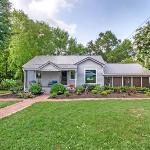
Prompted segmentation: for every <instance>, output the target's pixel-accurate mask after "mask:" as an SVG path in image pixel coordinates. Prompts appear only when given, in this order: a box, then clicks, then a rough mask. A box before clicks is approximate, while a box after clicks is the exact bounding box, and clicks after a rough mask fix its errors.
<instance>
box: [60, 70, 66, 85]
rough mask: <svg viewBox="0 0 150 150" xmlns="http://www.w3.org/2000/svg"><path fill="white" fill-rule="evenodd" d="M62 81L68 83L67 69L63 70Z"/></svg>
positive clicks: (64, 83)
mask: <svg viewBox="0 0 150 150" xmlns="http://www.w3.org/2000/svg"><path fill="white" fill-rule="evenodd" d="M61 83H62V84H63V85H67V71H62V72H61Z"/></svg>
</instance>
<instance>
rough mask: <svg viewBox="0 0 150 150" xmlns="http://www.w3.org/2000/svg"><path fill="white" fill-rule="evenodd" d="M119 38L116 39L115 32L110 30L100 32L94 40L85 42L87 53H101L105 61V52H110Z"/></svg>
mask: <svg viewBox="0 0 150 150" xmlns="http://www.w3.org/2000/svg"><path fill="white" fill-rule="evenodd" d="M119 43H120V40H118V39H117V37H116V36H115V34H113V33H112V32H111V31H106V32H105V33H102V32H101V33H100V34H99V37H98V38H97V39H96V41H94V42H93V41H90V42H89V43H88V44H87V48H88V51H87V53H88V54H90V55H92V54H94V55H101V56H102V57H103V59H104V60H105V61H107V60H108V58H107V54H108V53H109V52H111V51H112V50H113V49H114V48H115V47H116V46H117V45H118V44H119Z"/></svg>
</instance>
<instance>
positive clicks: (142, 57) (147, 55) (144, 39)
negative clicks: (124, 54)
mask: <svg viewBox="0 0 150 150" xmlns="http://www.w3.org/2000/svg"><path fill="white" fill-rule="evenodd" d="M134 50H135V52H136V58H137V60H138V61H140V62H141V63H142V64H143V65H144V66H145V67H148V68H150V22H148V23H146V24H145V25H144V26H143V27H141V28H139V29H137V30H136V34H135V36H134Z"/></svg>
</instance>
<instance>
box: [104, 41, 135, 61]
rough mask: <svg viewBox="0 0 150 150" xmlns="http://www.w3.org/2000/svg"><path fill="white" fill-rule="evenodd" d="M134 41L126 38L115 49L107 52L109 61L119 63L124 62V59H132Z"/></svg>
mask: <svg viewBox="0 0 150 150" xmlns="http://www.w3.org/2000/svg"><path fill="white" fill-rule="evenodd" d="M132 49H133V48H132V43H131V41H130V40H127V39H126V40H124V41H123V42H122V43H120V44H119V45H118V46H117V47H116V48H115V49H114V50H111V51H110V52H109V53H108V54H107V62H113V63H118V62H122V61H123V60H124V59H126V60H127V59H130V60H132V58H131V54H132ZM132 62H133V61H132Z"/></svg>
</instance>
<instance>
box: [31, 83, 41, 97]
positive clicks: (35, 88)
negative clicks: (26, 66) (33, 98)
mask: <svg viewBox="0 0 150 150" xmlns="http://www.w3.org/2000/svg"><path fill="white" fill-rule="evenodd" d="M29 91H30V92H31V93H32V94H34V95H39V94H41V91H42V87H41V84H39V83H32V84H31V85H30V89H29Z"/></svg>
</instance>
